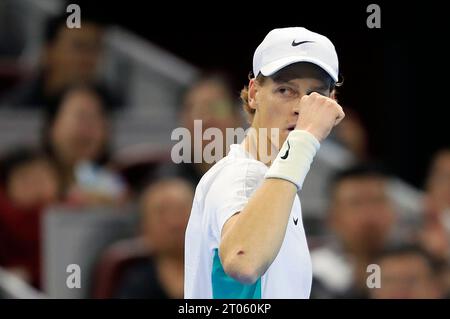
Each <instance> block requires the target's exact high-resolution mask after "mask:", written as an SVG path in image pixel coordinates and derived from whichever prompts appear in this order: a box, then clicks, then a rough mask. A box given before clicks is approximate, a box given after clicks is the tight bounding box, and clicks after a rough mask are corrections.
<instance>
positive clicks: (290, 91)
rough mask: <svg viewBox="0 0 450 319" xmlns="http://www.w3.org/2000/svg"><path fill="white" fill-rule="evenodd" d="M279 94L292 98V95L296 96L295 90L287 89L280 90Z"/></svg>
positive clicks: (281, 88)
mask: <svg viewBox="0 0 450 319" xmlns="http://www.w3.org/2000/svg"><path fill="white" fill-rule="evenodd" d="M278 92H279V93H281V94H282V95H285V96H290V95H293V94H294V90H292V89H291V88H287V87H280V88H278Z"/></svg>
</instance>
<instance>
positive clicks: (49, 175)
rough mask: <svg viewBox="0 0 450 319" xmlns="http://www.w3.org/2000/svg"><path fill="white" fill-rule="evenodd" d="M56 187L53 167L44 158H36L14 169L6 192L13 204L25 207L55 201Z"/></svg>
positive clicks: (57, 186)
mask: <svg viewBox="0 0 450 319" xmlns="http://www.w3.org/2000/svg"><path fill="white" fill-rule="evenodd" d="M58 188H59V183H58V176H57V172H56V170H55V168H54V167H52V166H51V165H50V164H49V163H48V162H46V161H44V160H36V161H33V162H30V163H27V164H25V165H22V166H20V167H18V168H16V169H15V170H14V172H13V173H12V175H11V177H10V180H9V182H8V187H7V192H8V195H9V197H10V198H11V200H12V202H13V203H14V205H16V206H17V207H20V208H24V209H27V208H33V207H39V206H41V205H48V204H50V203H53V202H55V201H56V200H57V196H58Z"/></svg>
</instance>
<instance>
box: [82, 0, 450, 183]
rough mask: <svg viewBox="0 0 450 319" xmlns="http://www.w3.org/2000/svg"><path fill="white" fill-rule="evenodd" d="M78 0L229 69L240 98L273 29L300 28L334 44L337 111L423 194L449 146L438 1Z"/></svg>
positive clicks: (198, 61) (86, 8) (189, 56)
mask: <svg viewBox="0 0 450 319" xmlns="http://www.w3.org/2000/svg"><path fill="white" fill-rule="evenodd" d="M74 2H75V1H74ZM76 3H79V4H80V6H81V12H82V19H83V15H84V14H86V13H87V14H89V15H92V16H94V17H95V16H96V17H98V18H100V19H102V20H103V21H104V22H106V23H112V24H120V25H122V26H124V27H127V28H128V29H130V30H131V31H133V32H136V33H137V34H139V35H140V36H142V37H144V38H146V39H148V40H150V41H151V42H153V43H155V44H156V45H159V46H161V47H162V48H165V49H167V50H169V51H171V52H173V53H174V54H176V55H177V56H180V57H182V58H184V59H186V60H187V61H189V62H191V63H193V64H194V65H197V66H199V67H201V68H205V69H217V68H219V69H225V70H227V71H228V72H229V73H230V74H231V75H232V77H233V80H234V82H235V83H234V86H235V90H236V94H238V93H239V90H240V88H241V87H242V86H243V85H244V84H246V82H247V76H248V73H249V71H250V70H251V66H252V57H253V52H254V50H255V48H256V47H257V45H258V44H259V43H260V42H261V41H262V39H263V38H264V36H265V35H266V34H267V32H268V31H270V30H271V29H273V28H276V27H285V26H304V27H306V28H308V29H311V30H313V31H316V32H319V33H322V34H324V35H326V36H328V37H329V38H330V39H331V40H332V42H333V43H334V44H335V46H336V49H337V52H338V56H339V59H340V72H341V74H342V76H343V77H344V85H343V87H341V88H340V91H339V92H340V93H339V101H340V104H341V105H342V106H343V107H344V109H345V108H346V107H350V108H353V109H355V110H357V111H358V112H359V113H360V115H361V117H362V119H363V122H364V124H365V125H366V127H367V129H368V133H369V140H370V150H371V154H372V156H373V157H374V158H375V159H377V160H378V161H380V162H382V163H383V164H385V165H386V166H387V168H388V169H390V170H391V171H392V172H393V173H395V174H397V175H399V176H400V177H402V178H403V179H405V180H406V181H408V182H410V183H412V184H414V185H415V186H418V187H421V186H422V184H423V182H424V180H423V179H424V176H425V174H426V170H427V167H428V162H429V160H430V157H431V156H432V154H433V153H434V152H435V151H436V150H437V149H438V148H440V147H443V146H449V145H450V143H449V142H450V140H449V136H450V134H449V133H448V127H449V126H450V125H449V124H450V123H448V120H447V116H446V113H447V112H446V110H447V108H448V106H449V98H448V92H447V91H448V90H449V88H448V81H447V78H448V76H447V74H448V69H449V68H448V59H449V56H448V53H447V52H448V50H447V49H446V47H447V43H446V42H447V41H448V38H449V36H448V33H447V30H448V26H447V25H446V21H448V20H449V19H448V18H447V11H446V10H445V9H444V7H443V5H442V4H439V2H435V3H432V2H430V1H427V2H426V3H416V2H395V5H394V3H393V1H392V2H390V3H388V2H384V1H372V2H368V1H352V2H348V1H345V2H344V1H333V2H326V1H309V2H306V1H289V2H282V1H262V0H259V1H253V2H237V3H236V2H233V3H232V2H221V3H218V2H216V1H214V2H207V3H203V4H200V3H194V2H191V1H189V2H186V3H177V2H173V1H164V2H155V1H152V2H149V1H137V0H135V1H132V0H129V1H117V2H111V1H96V2H95V3H93V1H76ZM370 3H376V4H378V5H380V7H381V29H368V27H367V25H366V19H367V17H368V15H369V13H367V12H366V8H367V6H368V4H370ZM449 15H450V13H449Z"/></svg>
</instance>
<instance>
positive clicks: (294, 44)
mask: <svg viewBox="0 0 450 319" xmlns="http://www.w3.org/2000/svg"><path fill="white" fill-rule="evenodd" d="M313 42H314V41H300V42H295V40H294V41H292V46H293V47H296V46H297V45H300V44H303V43H313Z"/></svg>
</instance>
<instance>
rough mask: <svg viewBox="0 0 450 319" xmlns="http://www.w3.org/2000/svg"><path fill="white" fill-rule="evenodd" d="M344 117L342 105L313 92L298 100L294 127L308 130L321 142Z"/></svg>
mask: <svg viewBox="0 0 450 319" xmlns="http://www.w3.org/2000/svg"><path fill="white" fill-rule="evenodd" d="M344 117H345V114H344V111H343V110H342V107H341V106H340V105H339V104H338V103H337V102H336V101H335V100H333V99H331V98H328V97H325V96H323V95H320V94H318V93H316V92H313V93H311V94H310V95H304V96H303V97H302V98H301V100H300V105H299V116H298V120H297V125H296V126H295V129H296V130H305V131H308V132H309V133H311V134H312V135H314V137H315V138H317V140H318V141H319V142H322V141H323V140H324V139H325V138H326V137H327V136H328V134H330V132H331V130H332V129H333V127H334V126H336V125H337V124H339V122H341V121H342V119H343V118H344Z"/></svg>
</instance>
